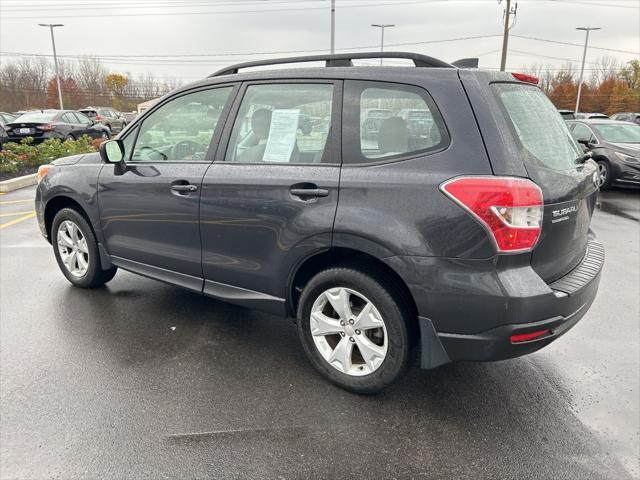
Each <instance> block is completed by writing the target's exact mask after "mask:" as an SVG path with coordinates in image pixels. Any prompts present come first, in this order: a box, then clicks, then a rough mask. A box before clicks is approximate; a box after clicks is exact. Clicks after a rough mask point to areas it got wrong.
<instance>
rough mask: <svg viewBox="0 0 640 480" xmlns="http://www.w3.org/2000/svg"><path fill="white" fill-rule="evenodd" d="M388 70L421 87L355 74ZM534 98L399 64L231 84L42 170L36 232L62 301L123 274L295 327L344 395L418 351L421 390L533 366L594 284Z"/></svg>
mask: <svg viewBox="0 0 640 480" xmlns="http://www.w3.org/2000/svg"><path fill="white" fill-rule="evenodd" d="M381 56H383V57H384V58H390V57H393V58H404V59H409V60H413V61H414V64H415V67H395V66H394V67H357V66H355V67H354V66H352V65H353V63H352V60H353V59H366V58H380V57H381ZM318 61H325V62H326V65H327V66H326V67H324V68H297V69H292V70H270V71H268V70H260V71H252V72H251V71H249V72H240V73H239V70H241V69H245V68H248V67H255V66H266V65H271V64H278V63H294V62H318ZM334 66H336V67H339V68H333V67H334ZM522 78H525V79H527V81H523V80H522ZM529 79H530V76H523V75H518V74H510V73H507V72H493V71H482V70H478V69H458V68H456V67H455V66H454V65H452V64H449V63H445V62H443V61H441V60H438V59H435V58H432V57H427V56H424V55H417V54H412V53H391V52H388V53H383V54H379V53H357V54H339V55H323V56H313V57H300V58H296V59H291V58H287V59H280V60H268V61H264V62H252V63H248V64H240V65H235V66H232V67H228V68H226V69H224V70H222V71H220V72H217V73H215V74H214V75H211V76H209V77H208V78H206V79H203V80H201V81H198V82H196V83H193V84H191V85H187V86H184V87H181V88H180V89H178V90H176V91H174V92H172V93H170V94H168V95H166V96H165V97H163V98H162V99H161V100H160V101H158V102H157V103H156V104H154V105H153V106H152V107H151V108H150V109H149V110H147V111H146V112H145V113H144V114H143V115H142V116H140V117H139V118H137V119H136V120H135V121H134V123H132V124H131V125H129V127H128V128H127V129H126V130H125V131H124V132H123V134H122V135H121V136H119V137H118V138H117V139H115V140H111V141H108V142H105V143H103V144H102V146H101V147H100V153H89V154H86V155H76V156H72V157H67V158H61V159H58V160H55V161H54V162H53V163H52V164H49V165H45V166H42V167H40V170H39V172H38V173H39V176H40V182H39V184H38V187H37V189H36V199H35V208H36V214H37V219H38V224H39V227H40V229H41V231H42V234H43V235H44V237H45V238H47V239H48V240H49V242H51V244H52V247H53V252H52V253H53V255H55V258H56V261H57V263H58V266H59V267H60V270H61V272H62V274H63V275H64V276H65V277H66V278H67V279H68V280H69V281H70V282H71V283H72V284H73V285H75V286H77V287H80V288H94V287H98V286H100V285H103V284H105V283H106V282H108V281H110V280H111V279H112V278H113V277H114V275H115V274H116V271H117V269H118V268H122V269H124V270H128V271H132V272H135V273H138V274H141V275H144V276H147V277H151V278H155V279H158V280H161V281H164V282H166V283H169V284H174V285H177V286H181V287H183V288H186V289H189V290H191V291H194V292H197V293H200V294H203V295H207V296H209V297H211V298H215V299H218V300H224V301H227V302H231V303H235V304H239V305H242V306H245V307H249V308H253V309H258V310H262V311H266V312H270V313H271V314H274V315H278V316H280V317H281V318H286V317H289V318H293V319H295V321H296V324H297V327H296V328H297V329H298V336H299V338H300V341H301V344H302V347H303V349H304V351H305V353H306V354H307V356H308V358H309V360H310V362H311V363H312V364H313V365H314V366H315V367H316V369H317V370H318V371H319V372H320V373H321V374H322V375H324V376H325V377H326V378H327V379H328V380H330V381H332V382H334V383H336V384H338V385H340V386H341V387H343V388H346V389H349V390H351V391H355V392H360V393H371V392H376V391H379V390H381V389H383V388H385V387H386V386H388V385H390V384H391V383H392V382H394V381H395V380H397V379H398V378H399V376H400V375H401V374H402V372H403V371H404V370H405V368H406V367H407V365H408V360H409V352H410V350H411V348H412V347H413V346H418V345H419V346H420V349H421V365H422V367H424V368H435V367H438V366H440V365H443V364H445V363H448V362H455V361H491V360H502V359H507V358H512V357H517V356H520V355H525V354H528V353H531V352H534V351H536V350H538V349H540V348H542V347H544V346H546V345H548V344H549V343H551V342H552V341H554V340H556V339H557V338H559V337H560V336H562V335H563V334H565V333H566V332H567V331H568V330H569V329H571V328H572V327H573V326H574V325H575V324H576V323H577V322H578V321H579V320H580V318H582V316H583V315H585V313H586V312H587V310H588V309H589V307H590V305H591V303H592V302H593V300H594V298H595V296H596V292H597V290H598V284H599V280H600V271H601V268H602V265H603V262H604V250H603V247H602V245H601V244H600V243H599V242H598V241H597V240H596V238H595V234H594V232H593V231H592V230H591V228H590V224H591V216H592V214H593V211H594V208H595V204H596V200H597V195H598V187H597V185H596V184H595V175H596V173H597V168H596V165H595V163H594V162H592V161H591V160H588V159H587V160H586V161H582V160H583V157H584V155H583V152H582V150H581V148H580V146H579V145H578V143H576V142H575V140H574V139H573V138H572V137H571V134H570V133H569V130H568V128H567V123H566V122H565V121H563V119H562V117H561V116H560V115H559V114H558V112H557V110H556V109H555V107H554V106H553V105H552V103H551V102H550V101H549V99H548V98H547V96H546V95H545V94H544V92H543V91H542V90H541V89H540V88H538V87H537V85H534V84H533V83H532V81H531V80H529ZM412 111H413V112H423V111H426V112H428V115H425V114H424V113H421V114H420V115H417V116H412V115H405V113H409V112H412ZM304 115H308V116H310V117H317V120H316V121H317V122H318V123H317V124H316V125H314V127H313V131H312V132H311V134H310V135H305V133H304V132H302V131H301V129H300V128H298V127H299V122H300V118H301V116H304ZM426 116H429V117H430V118H431V121H430V122H425V121H423V120H424V118H425V117H426ZM363 117H364V118H365V119H374V118H375V120H376V121H377V120H380V123H379V125H376V127H375V129H374V128H369V125H368V124H367V122H366V120H365V121H364V122H363V121H361V119H362V118H363ZM403 117H406V118H408V119H409V122H411V121H412V119H417V121H416V123H415V124H414V125H413V126H411V127H410V126H408V125H407V120H405V118H403ZM205 120H206V121H205ZM194 122H195V123H196V124H198V125H201V126H199V128H198V129H197V132H195V131H194V129H193V128H192V125H193V124H194ZM429 124H430V125H429ZM204 126H206V129H203V128H202V127H204ZM167 131H169V132H170V133H169V134H167V133H166V132H167ZM365 134H366V135H367V136H368V138H365ZM412 135H415V136H416V138H419V139H420V142H415V143H412V142H411V140H410V139H411V136H412ZM371 136H373V138H371ZM578 160H579V161H578ZM108 292H109V290H103V291H102V292H101V296H102V295H103V294H104V295H107V294H108ZM185 298H186V297H185ZM95 299H96V298H95V295H89V296H87V297H86V298H85V299H84V300H85V301H87V302H91V301H92V300H95ZM131 301H136V299H132V300H131ZM185 308H187V307H185Z"/></svg>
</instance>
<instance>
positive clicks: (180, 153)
mask: <svg viewBox="0 0 640 480" xmlns="http://www.w3.org/2000/svg"><path fill="white" fill-rule="evenodd" d="M198 152H204V148H203V146H202V145H201V144H199V143H198V142H194V141H193V140H182V141H180V142H178V143H176V144H175V145H174V146H173V151H172V154H173V155H172V157H173V158H174V159H176V160H187V159H189V157H193V156H194V155H195V154H196V153H198Z"/></svg>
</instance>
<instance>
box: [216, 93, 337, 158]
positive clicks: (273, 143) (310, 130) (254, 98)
mask: <svg viewBox="0 0 640 480" xmlns="http://www.w3.org/2000/svg"><path fill="white" fill-rule="evenodd" d="M332 101H333V85H330V84H299V83H296V84H274V85H251V86H249V87H248V88H247V90H246V93H245V95H244V98H243V99H242V104H241V105H240V109H239V110H238V115H237V116H236V120H235V123H234V126H233V130H232V132H231V139H230V141H229V147H228V148H227V152H226V157H225V160H226V161H227V162H238V163H262V162H264V163H321V162H327V161H328V160H327V156H328V155H327V156H325V151H326V149H327V139H328V138H329V132H330V126H331V113H332V108H331V106H332Z"/></svg>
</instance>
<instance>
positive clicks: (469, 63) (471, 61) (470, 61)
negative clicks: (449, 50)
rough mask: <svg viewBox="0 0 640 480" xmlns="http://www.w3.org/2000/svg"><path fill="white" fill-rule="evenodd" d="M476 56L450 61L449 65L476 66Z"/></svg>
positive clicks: (459, 66) (477, 60)
mask: <svg viewBox="0 0 640 480" xmlns="http://www.w3.org/2000/svg"><path fill="white" fill-rule="evenodd" d="M478 63H479V59H478V58H461V59H460V60H456V61H455V62H451V65H453V66H454V67H458V68H478Z"/></svg>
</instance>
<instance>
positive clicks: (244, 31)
mask: <svg viewBox="0 0 640 480" xmlns="http://www.w3.org/2000/svg"><path fill="white" fill-rule="evenodd" d="M505 3H506V0H503V1H502V4H501V5H499V4H498V1H497V0H395V1H394V0H336V5H337V8H336V48H337V49H338V51H346V50H349V49H350V48H354V47H371V48H360V49H358V50H357V51H365V50H372V51H373V50H376V48H377V47H376V48H373V46H376V45H378V44H379V42H380V31H379V29H375V28H372V27H371V26H370V24H372V23H389V24H395V25H396V26H395V27H393V28H389V29H387V31H386V34H385V44H386V45H387V49H389V50H407V51H413V52H419V53H424V54H428V55H432V56H435V57H438V58H441V59H443V60H446V61H453V60H456V59H458V58H462V57H474V56H479V57H480V66H481V67H484V68H498V67H499V64H500V48H501V42H502V39H501V33H502V27H501V17H502V9H503V7H504V5H505ZM517 4H518V9H517V17H516V23H515V26H514V27H513V28H512V30H511V34H512V37H511V39H510V43H509V57H508V61H507V67H508V69H510V70H519V69H521V68H522V67H523V66H524V65H531V64H533V63H539V64H540V63H541V64H550V65H552V66H553V67H554V68H558V67H560V66H561V65H562V64H564V63H566V62H567V61H573V62H575V64H576V65H578V64H579V62H580V59H581V56H582V47H581V46H573V45H566V44H563V43H550V42H548V41H549V40H550V41H554V42H564V43H568V44H572V43H573V44H578V45H582V44H583V42H584V32H582V31H577V30H575V27H578V26H598V27H602V30H600V31H597V32H593V33H592V34H591V40H590V45H591V46H592V47H598V48H600V49H596V48H591V49H590V51H589V53H588V57H587V61H594V60H595V59H596V58H597V57H601V56H603V55H610V56H613V57H615V58H617V59H618V60H620V61H623V62H626V61H629V60H631V59H633V58H638V51H640V0H519V1H518V2H517ZM329 5H330V1H329V0H217V1H216V0H155V1H154V0H0V52H2V54H1V55H2V56H0V60H1V61H3V62H4V61H7V60H8V59H10V58H13V57H8V56H7V55H6V54H7V53H11V54H20V53H27V54H47V55H50V54H51V41H50V38H49V32H48V30H47V29H44V28H42V27H38V26H37V24H38V23H64V25H65V26H64V27H62V28H57V29H56V32H55V33H56V45H57V49H58V55H60V56H75V55H95V56H99V57H101V58H102V60H103V61H104V62H105V64H106V65H107V67H108V68H109V69H110V70H111V71H116V72H123V73H124V72H130V73H132V74H134V75H137V74H138V73H143V72H147V71H150V72H153V73H154V74H156V75H159V76H169V77H175V78H177V79H179V80H180V81H190V80H195V79H197V78H201V77H203V76H206V75H207V74H209V73H211V72H212V71H215V70H216V69H218V68H220V67H221V66H223V65H225V64H230V63H236V62H240V61H246V60H253V59H258V58H265V57H267V56H273V55H267V54H266V53H267V52H289V51H303V50H308V51H309V52H308V53H322V51H323V50H324V51H325V52H326V51H328V48H329V30H330V28H329V26H330V22H329V19H330V14H329ZM461 37H483V38H471V39H467V40H456V41H449V42H441V43H426V42H435V41H440V40H449V39H458V38H461ZM519 37H532V38H536V39H541V40H534V39H532V38H529V39H526V38H519ZM542 40H548V41H542ZM419 42H423V43H419ZM398 44H407V45H398ZM606 49H609V50H606ZM314 51H316V52H314ZM633 52H635V54H634V53H633ZM229 54H238V55H235V56H232V55H229ZM254 54H259V55H254ZM291 54H294V53H291ZM295 54H304V52H300V53H295ZM198 55H199V56H198ZM207 55H208V56H207ZM287 55H289V54H285V53H283V54H276V55H275V56H287ZM142 56H147V57H142ZM592 66H593V65H589V64H587V67H586V68H587V69H588V68H590V67H592Z"/></svg>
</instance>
